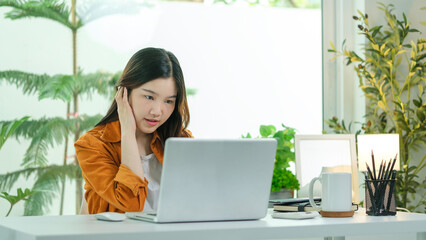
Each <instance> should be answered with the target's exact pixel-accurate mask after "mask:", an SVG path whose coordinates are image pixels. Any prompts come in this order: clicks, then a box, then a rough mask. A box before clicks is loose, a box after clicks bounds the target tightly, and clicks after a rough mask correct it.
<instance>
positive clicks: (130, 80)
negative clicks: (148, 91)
mask: <svg viewBox="0 0 426 240" xmlns="http://www.w3.org/2000/svg"><path fill="white" fill-rule="evenodd" d="M169 77H173V79H174V80H175V83H176V88H177V98H176V105H175V109H174V110H173V113H172V114H171V115H170V117H169V119H167V121H166V122H165V123H164V124H163V125H161V126H160V127H159V128H158V129H157V132H158V135H159V136H160V139H161V141H162V142H163V143H164V142H165V141H166V139H167V138H169V137H180V136H182V134H183V131H184V130H185V129H186V127H187V126H188V124H189V109H188V102H187V100H186V88H185V81H184V78H183V72H182V69H181V67H180V64H179V61H178V60H177V58H176V56H175V55H174V54H173V53H171V52H169V51H166V50H164V49H161V48H144V49H142V50H139V51H138V52H136V53H135V54H134V55H133V56H132V57H131V58H130V60H129V62H128V63H127V65H126V67H125V68H124V71H123V74H122V75H121V78H120V80H119V81H118V83H117V84H116V86H115V88H116V89H118V87H119V86H120V87H126V88H127V91H128V96H130V93H131V92H132V90H133V89H134V88H137V87H139V86H141V85H142V84H144V83H147V82H149V81H152V80H154V79H157V78H169ZM117 120H118V112H117V102H116V101H115V100H114V101H113V102H112V104H111V107H110V108H109V110H108V112H107V114H106V115H105V117H103V118H102V120H101V121H100V122H99V123H98V124H96V126H100V125H104V124H107V123H110V122H113V121H117Z"/></svg>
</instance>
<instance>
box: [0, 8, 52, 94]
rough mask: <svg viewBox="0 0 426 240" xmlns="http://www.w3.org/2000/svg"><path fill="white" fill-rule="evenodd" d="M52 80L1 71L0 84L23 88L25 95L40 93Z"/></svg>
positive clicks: (46, 76)
mask: <svg viewBox="0 0 426 240" xmlns="http://www.w3.org/2000/svg"><path fill="white" fill-rule="evenodd" d="M0 1H1V0H0ZM51 78H52V77H50V76H48V75H46V74H43V75H37V74H33V73H27V72H21V71H13V70H10V71H0V82H1V81H6V82H8V83H9V84H12V85H15V86H16V87H17V88H22V91H23V92H24V94H33V93H36V92H39V91H40V89H41V88H42V87H43V86H44V85H45V84H46V82H47V81H48V80H49V79H51Z"/></svg>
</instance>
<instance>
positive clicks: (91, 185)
mask: <svg viewBox="0 0 426 240" xmlns="http://www.w3.org/2000/svg"><path fill="white" fill-rule="evenodd" d="M182 136H183V137H192V134H191V132H190V131H188V130H185V131H184V132H183V133H182ZM74 146H75V151H76V154H77V158H78V161H79V163H80V167H81V170H82V174H83V178H84V180H85V182H86V184H85V185H84V189H85V190H86V193H85V198H86V201H87V203H88V210H89V213H90V214H94V213H99V212H140V211H142V210H143V208H144V203H145V198H146V194H147V186H148V184H149V183H148V181H147V180H146V179H141V178H140V177H139V176H138V175H136V174H135V173H133V172H132V171H131V170H130V169H129V168H128V167H127V166H126V165H122V164H121V131H120V122H119V121H114V122H110V123H107V124H105V125H101V126H97V127H95V128H94V129H92V130H90V131H88V132H87V133H85V134H84V135H83V136H81V137H80V139H78V140H77V141H76V142H75V143H74ZM151 150H152V152H153V153H154V155H155V156H156V157H157V159H158V161H159V162H160V163H161V164H163V156H164V147H163V144H162V142H161V140H160V137H159V136H158V134H157V132H154V136H153V138H152V141H151Z"/></svg>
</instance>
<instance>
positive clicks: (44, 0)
mask: <svg viewBox="0 0 426 240" xmlns="http://www.w3.org/2000/svg"><path fill="white" fill-rule="evenodd" d="M2 6H6V7H12V8H13V9H12V10H11V11H9V12H7V13H6V15H5V17H6V18H9V19H12V20H16V19H23V18H31V17H38V18H46V19H50V20H53V21H56V22H58V23H60V24H62V25H64V26H66V27H68V28H69V29H75V30H77V29H78V28H79V27H81V26H82V24H81V23H80V22H78V23H77V25H76V26H73V25H72V23H71V22H70V20H69V19H70V14H71V11H70V9H69V7H68V6H67V5H66V4H65V2H64V1H58V0H39V1H32V0H27V1H25V0H20V1H11V0H0V7H2Z"/></svg>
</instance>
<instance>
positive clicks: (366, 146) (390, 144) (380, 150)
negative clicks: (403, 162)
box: [357, 134, 399, 174]
mask: <svg viewBox="0 0 426 240" xmlns="http://www.w3.org/2000/svg"><path fill="white" fill-rule="evenodd" d="M357 145H358V169H359V171H361V172H366V171H367V167H366V164H365V163H367V164H368V165H369V166H370V169H371V170H372V169H375V171H376V174H377V173H378V172H379V169H380V163H381V162H382V160H383V161H386V162H388V161H389V160H390V159H392V160H393V159H394V158H395V155H397V156H396V162H395V166H394V170H399V135H398V134H364V135H358V143H357ZM372 151H373V152H374V158H375V166H373V163H372V160H371V152H372Z"/></svg>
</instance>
